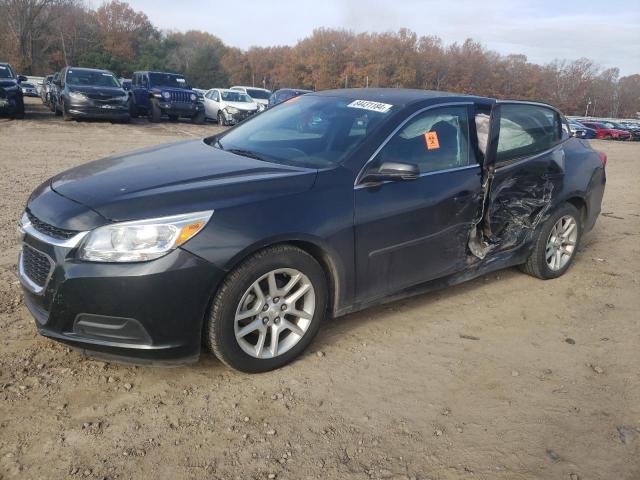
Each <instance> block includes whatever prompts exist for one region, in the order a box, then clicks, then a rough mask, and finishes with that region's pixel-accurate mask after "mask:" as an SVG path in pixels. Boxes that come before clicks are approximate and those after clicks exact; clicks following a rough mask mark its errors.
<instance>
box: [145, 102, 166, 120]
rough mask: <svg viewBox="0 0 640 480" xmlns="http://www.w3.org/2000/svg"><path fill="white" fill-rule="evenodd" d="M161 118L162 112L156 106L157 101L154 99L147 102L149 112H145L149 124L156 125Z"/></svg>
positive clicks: (158, 106)
mask: <svg viewBox="0 0 640 480" xmlns="http://www.w3.org/2000/svg"><path fill="white" fill-rule="evenodd" d="M161 117H162V110H160V105H158V101H157V100H156V99H155V98H152V99H151V100H149V111H148V112H147V118H148V119H149V121H150V122H153V123H158V122H160V119H161Z"/></svg>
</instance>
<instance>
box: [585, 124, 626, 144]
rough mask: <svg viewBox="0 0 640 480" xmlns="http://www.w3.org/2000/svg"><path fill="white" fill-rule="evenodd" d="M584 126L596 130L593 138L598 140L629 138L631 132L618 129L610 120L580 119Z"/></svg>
mask: <svg viewBox="0 0 640 480" xmlns="http://www.w3.org/2000/svg"><path fill="white" fill-rule="evenodd" d="M580 123H581V124H582V125H584V126H585V127H589V128H593V129H594V130H595V131H596V136H595V138H597V139H599V140H629V139H630V138H631V134H630V133H629V132H627V131H625V130H620V129H618V128H616V127H615V125H614V124H613V123H611V122H600V121H591V120H585V121H583V120H580Z"/></svg>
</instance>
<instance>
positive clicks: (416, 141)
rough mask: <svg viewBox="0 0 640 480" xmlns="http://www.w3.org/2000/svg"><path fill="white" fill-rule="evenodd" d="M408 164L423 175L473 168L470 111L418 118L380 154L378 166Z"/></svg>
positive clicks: (447, 109)
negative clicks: (415, 166)
mask: <svg viewBox="0 0 640 480" xmlns="http://www.w3.org/2000/svg"><path fill="white" fill-rule="evenodd" d="M383 162H404V163H413V164H415V165H418V167H419V168H420V173H428V172H435V171H438V170H448V169H451V168H458V167H466V166H468V165H470V164H471V163H470V157H469V121H468V116H467V107H464V106H460V107H441V108H436V109H431V110H427V111H425V112H423V113H420V114H418V115H416V116H415V117H414V118H413V119H411V120H410V121H409V122H408V123H407V124H406V125H405V126H404V127H402V129H401V130H400V131H399V132H397V133H396V134H395V135H394V136H393V137H392V138H391V139H390V140H389V141H388V142H387V144H386V145H385V146H384V147H383V148H382V150H380V152H379V153H378V156H377V158H376V164H378V165H380V164H382V163H383Z"/></svg>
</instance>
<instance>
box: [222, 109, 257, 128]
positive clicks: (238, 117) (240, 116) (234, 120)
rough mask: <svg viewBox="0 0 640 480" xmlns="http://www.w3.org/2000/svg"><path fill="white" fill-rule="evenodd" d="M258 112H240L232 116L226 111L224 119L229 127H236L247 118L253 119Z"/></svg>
mask: <svg viewBox="0 0 640 480" xmlns="http://www.w3.org/2000/svg"><path fill="white" fill-rule="evenodd" d="M256 112H257V110H240V111H238V112H237V113H233V114H231V113H229V112H226V111H225V112H224V118H225V120H226V121H227V123H228V124H229V125H236V124H238V123H240V122H242V121H243V120H246V119H247V118H249V117H252V116H253V115H255V113H256Z"/></svg>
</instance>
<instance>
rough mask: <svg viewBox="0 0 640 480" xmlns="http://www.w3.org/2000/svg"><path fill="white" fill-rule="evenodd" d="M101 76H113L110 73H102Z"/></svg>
mask: <svg viewBox="0 0 640 480" xmlns="http://www.w3.org/2000/svg"><path fill="white" fill-rule="evenodd" d="M102 76H103V77H113V75H111V74H110V73H103V74H102Z"/></svg>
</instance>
